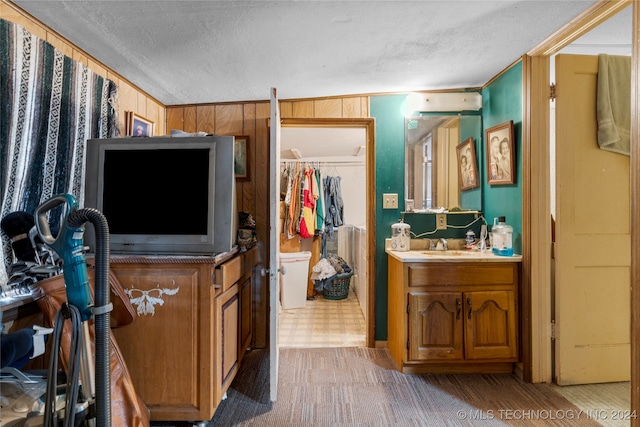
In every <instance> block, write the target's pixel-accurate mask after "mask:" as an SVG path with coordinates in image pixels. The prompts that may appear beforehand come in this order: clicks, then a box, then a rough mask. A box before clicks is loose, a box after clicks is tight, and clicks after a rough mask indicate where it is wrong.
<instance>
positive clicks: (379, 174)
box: [369, 95, 406, 341]
mask: <svg viewBox="0 0 640 427" xmlns="http://www.w3.org/2000/svg"><path fill="white" fill-rule="evenodd" d="M369 99H370V100H369V110H370V113H371V117H375V119H376V255H375V263H376V277H375V295H376V298H375V322H376V323H375V325H376V330H375V339H376V340H381V341H385V340H386V339H387V301H388V297H387V296H388V293H387V254H386V253H385V251H384V242H385V239H388V238H390V237H391V224H393V223H395V222H398V219H399V218H400V209H402V208H403V207H404V199H405V197H404V104H405V99H406V95H390V96H372V97H371V98H369ZM384 193H397V194H398V201H399V202H398V207H399V209H395V210H394V209H382V195H383V194H384ZM401 201H402V202H401Z"/></svg>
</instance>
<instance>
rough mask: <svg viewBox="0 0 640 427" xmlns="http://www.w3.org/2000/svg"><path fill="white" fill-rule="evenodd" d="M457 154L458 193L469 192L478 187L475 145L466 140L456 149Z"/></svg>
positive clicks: (471, 141) (471, 139)
mask: <svg viewBox="0 0 640 427" xmlns="http://www.w3.org/2000/svg"><path fill="white" fill-rule="evenodd" d="M456 150H457V154H458V156H457V157H458V187H459V188H460V191H464V190H470V189H472V188H476V187H477V186H478V185H480V181H479V180H478V167H477V166H476V165H477V163H476V144H475V142H474V140H473V138H468V139H466V140H464V141H463V142H461V143H460V144H458V146H457V147H456Z"/></svg>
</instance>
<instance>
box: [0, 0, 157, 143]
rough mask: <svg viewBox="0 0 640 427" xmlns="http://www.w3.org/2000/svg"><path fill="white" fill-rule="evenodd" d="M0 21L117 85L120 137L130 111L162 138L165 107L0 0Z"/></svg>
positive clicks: (9, 3)
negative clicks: (21, 30) (38, 40)
mask: <svg viewBox="0 0 640 427" xmlns="http://www.w3.org/2000/svg"><path fill="white" fill-rule="evenodd" d="M0 18H2V19H4V20H6V21H10V22H15V23H16V24H18V25H21V26H23V27H24V28H25V29H26V30H27V31H29V32H30V33H31V34H33V35H34V36H36V37H38V38H40V39H42V40H45V41H47V42H48V43H50V44H51V45H53V46H54V47H55V48H56V49H58V50H59V51H60V52H62V54H63V55H65V56H68V57H70V58H72V59H74V60H76V61H78V62H81V63H83V64H84V65H86V66H87V67H88V68H89V69H90V70H92V71H93V72H95V73H96V74H98V75H100V76H102V77H104V78H107V79H109V80H112V81H113V82H115V84H116V85H118V98H119V108H118V115H119V122H120V131H121V132H122V135H125V132H126V129H125V127H124V125H125V122H124V117H125V111H133V112H135V113H136V114H138V115H141V116H142V117H144V118H147V119H149V120H151V121H152V122H154V123H155V126H154V134H155V135H164V134H165V127H164V126H165V108H164V105H162V104H161V103H159V102H158V101H156V100H155V99H154V98H153V97H151V96H149V95H148V94H146V93H145V92H143V91H141V90H140V89H138V88H137V87H136V86H134V85H132V84H131V83H130V82H129V81H127V80H126V79H124V78H123V77H121V76H119V75H118V74H116V73H114V72H113V71H112V70H110V69H108V68H107V67H105V66H104V65H103V64H102V63H100V62H99V61H98V60H97V59H95V58H93V57H92V56H91V55H89V54H87V53H86V52H84V51H82V50H81V49H79V48H78V47H77V46H75V45H74V44H72V43H70V42H69V41H67V40H65V39H64V38H63V37H62V36H60V35H59V34H58V33H56V32H55V31H53V30H52V29H50V28H48V27H47V26H46V25H44V24H43V23H42V22H40V21H38V20H37V19H35V18H33V17H32V16H31V15H29V14H28V13H26V12H25V11H23V10H22V9H20V8H19V7H18V6H16V5H15V4H13V3H11V2H9V1H6V0H2V2H1V3H0Z"/></svg>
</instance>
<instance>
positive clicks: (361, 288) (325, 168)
mask: <svg viewBox="0 0 640 427" xmlns="http://www.w3.org/2000/svg"><path fill="white" fill-rule="evenodd" d="M374 131H375V128H374V119H371V118H353V119H282V120H281V138H280V141H281V147H280V152H281V156H280V157H281V159H280V178H281V181H282V184H281V189H282V192H281V202H280V218H281V224H280V225H281V234H280V240H281V244H280V252H281V253H295V252H298V251H300V252H305V251H308V252H311V259H310V260H309V267H308V270H309V272H308V275H307V278H305V283H302V282H299V283H298V281H297V279H296V283H295V284H296V285H297V286H302V287H304V288H305V289H306V297H307V298H306V301H305V302H304V306H302V307H300V306H297V307H295V308H287V309H285V308H284V307H281V309H280V310H279V313H278V323H279V346H280V347H298V348H305V347H353V346H357V347H362V346H368V347H373V343H374V335H373V331H374V324H373V322H374V315H373V310H374V308H373V307H374V306H373V303H374V291H373V289H374V287H373V283H372V282H373V280H372V278H373V277H375V270H374V268H375V267H374V266H373V265H372V262H371V260H372V259H373V257H371V256H369V254H370V253H373V251H374V248H375V224H374V221H373V212H374V207H373V201H374V200H375V176H374V170H375V168H374V166H375V163H374V153H375V145H374V144H375V143H374V138H375V137H374ZM305 168H307V169H312V170H314V169H317V170H318V171H320V174H321V176H322V177H323V179H326V178H332V179H333V180H334V182H335V180H336V179H337V181H338V182H339V189H340V194H341V196H342V197H341V198H342V201H343V204H344V208H343V211H342V218H341V219H342V221H340V222H339V223H340V225H338V226H333V227H332V226H328V225H327V224H325V228H324V229H323V230H322V231H321V232H316V233H314V234H315V235H314V236H313V237H308V236H307V237H304V236H302V235H296V234H294V233H291V232H288V233H287V231H286V230H287V229H289V230H290V227H287V226H285V216H286V215H290V213H289V212H288V211H289V210H290V208H289V207H288V203H287V202H285V201H284V199H285V195H286V193H287V176H289V175H290V174H292V173H295V171H296V170H304V169H305ZM334 256H337V257H339V259H340V260H343V261H344V262H345V263H346V264H347V265H348V267H349V268H350V269H351V270H352V273H353V275H352V276H351V278H350V281H349V290H348V295H347V296H346V297H344V298H342V295H338V296H337V298H339V299H330V298H325V296H324V292H323V291H322V290H321V289H320V290H317V289H316V286H315V285H316V282H315V281H314V280H313V278H312V277H311V274H312V272H313V267H314V266H320V265H326V263H327V261H328V260H331V261H334V260H335V258H334ZM320 261H323V262H324V263H325V264H320ZM283 265H284V266H285V268H286V264H283ZM291 279H292V278H291V276H290V277H289V282H288V283H291ZM283 284H287V280H286V279H284V277H283V276H281V286H282V285H283ZM282 292H283V288H282V287H281V295H282ZM298 295H299V294H298ZM334 296H335V295H334ZM298 298H300V297H299V296H298Z"/></svg>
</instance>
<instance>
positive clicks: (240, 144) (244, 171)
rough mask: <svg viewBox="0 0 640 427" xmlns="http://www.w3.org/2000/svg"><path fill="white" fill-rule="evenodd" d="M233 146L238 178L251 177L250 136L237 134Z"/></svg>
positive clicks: (245, 178) (246, 178)
mask: <svg viewBox="0 0 640 427" xmlns="http://www.w3.org/2000/svg"><path fill="white" fill-rule="evenodd" d="M234 138H235V142H234V146H233V152H234V162H235V165H234V166H235V172H236V179H237V180H248V179H249V137H248V136H235V137H234Z"/></svg>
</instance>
